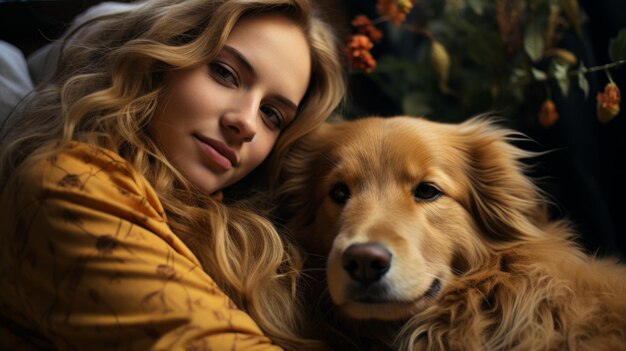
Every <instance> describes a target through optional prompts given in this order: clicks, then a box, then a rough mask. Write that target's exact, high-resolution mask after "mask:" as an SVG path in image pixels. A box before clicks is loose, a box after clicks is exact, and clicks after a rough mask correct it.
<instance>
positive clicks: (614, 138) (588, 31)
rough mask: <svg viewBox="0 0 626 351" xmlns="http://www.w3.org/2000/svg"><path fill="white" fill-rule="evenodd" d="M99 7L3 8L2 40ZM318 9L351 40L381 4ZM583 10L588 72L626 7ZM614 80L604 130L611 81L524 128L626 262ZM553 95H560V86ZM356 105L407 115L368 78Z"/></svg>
mask: <svg viewBox="0 0 626 351" xmlns="http://www.w3.org/2000/svg"><path fill="white" fill-rule="evenodd" d="M99 2H101V1H97V0H74V1H63V0H61V1H9V2H7V1H4V2H2V1H0V39H2V40H5V41H7V42H9V43H11V44H13V45H15V46H17V47H19V48H20V49H22V51H23V52H24V53H25V55H28V54H29V53H31V52H33V51H34V50H35V49H37V48H38V47H40V46H42V45H44V44H46V43H48V42H49V41H50V40H53V39H55V38H57V37H58V36H59V35H60V34H61V33H62V32H63V30H64V29H65V28H66V27H67V25H68V24H69V23H70V22H71V20H72V18H74V16H75V15H77V14H78V13H80V12H82V11H84V10H85V9H87V8H88V7H89V6H91V5H94V4H97V3H99ZM316 3H317V4H318V6H320V7H321V8H323V9H324V10H325V13H326V14H327V16H328V18H329V20H330V21H331V22H333V23H334V24H335V26H336V28H337V31H338V33H339V35H340V37H346V36H347V35H348V34H349V33H350V30H351V29H350V27H349V22H350V19H351V18H352V17H353V16H354V15H355V14H358V13H369V14H371V13H373V12H374V11H375V7H374V4H375V1H373V0H370V1H363V0H336V1H335V0H320V1H317V2H316ZM580 5H581V7H582V8H583V10H584V11H585V13H586V14H587V18H586V21H585V22H584V27H583V28H584V39H583V41H582V42H581V41H580V40H576V41H572V42H569V43H567V45H568V49H570V50H572V51H573V52H574V53H575V54H576V55H577V56H578V57H579V58H581V59H582V61H583V62H584V64H585V66H587V67H591V66H594V65H601V64H605V63H608V62H610V60H609V58H608V52H607V48H608V42H609V39H610V38H613V37H615V36H616V35H617V33H618V31H619V30H620V29H623V28H625V27H626V1H624V0H580ZM392 49H393V48H385V47H384V46H383V47H381V48H379V50H392ZM612 73H613V77H614V79H615V81H616V83H617V85H618V86H619V87H620V88H621V90H622V95H623V98H622V103H621V112H620V114H619V115H618V116H617V117H616V118H615V119H614V120H613V121H611V122H610V123H608V124H601V123H599V122H598V121H597V119H596V118H595V98H594V97H595V92H597V91H601V90H602V88H603V87H604V85H605V84H606V83H607V79H606V77H605V76H604V75H603V74H593V75H589V76H588V79H589V83H590V92H591V93H590V98H589V99H585V98H584V96H582V93H581V92H580V90H578V89H571V92H570V95H569V96H568V97H567V98H563V97H562V96H559V95H558V94H555V95H553V98H554V100H555V103H556V104H557V109H558V111H559V114H560V115H561V118H560V119H559V121H558V122H557V123H556V124H555V125H554V126H553V127H552V128H549V129H545V128H541V127H539V126H538V125H537V124H536V123H522V124H521V127H520V129H521V131H522V132H524V133H526V134H527V135H529V136H530V137H531V138H533V139H534V140H536V141H537V143H536V144H532V145H524V147H529V148H534V149H535V150H539V151H545V150H554V151H553V152H551V153H549V154H547V155H545V156H542V157H540V158H538V159H535V160H533V164H534V165H535V168H534V171H533V174H531V175H532V176H534V177H536V178H537V179H539V180H540V182H539V184H540V186H541V187H542V188H543V189H545V190H546V191H547V192H548V193H549V194H550V195H551V197H552V201H554V202H555V205H554V206H552V207H551V211H552V215H553V217H555V218H562V217H566V218H569V219H570V220H571V221H572V222H573V223H574V225H575V227H576V228H577V229H578V231H579V232H580V233H581V237H580V242H581V244H583V245H584V247H586V248H587V249H588V251H589V252H591V253H598V254H600V255H607V254H611V255H617V256H621V257H622V258H626V212H624V209H626V206H624V201H625V200H626V184H625V183H626V135H625V133H626V111H625V110H626V106H625V104H624V100H625V99H626V96H624V95H626V66H625V67H621V68H619V69H616V70H613V71H612ZM552 90H553V91H555V92H558V91H559V89H557V88H556V87H555V89H552ZM538 94H539V93H538ZM543 98H545V97H543V96H536V97H534V98H533V96H532V92H530V98H529V99H530V100H531V101H536V102H537V103H539V102H540V101H542V99H543ZM348 105H349V106H350V105H352V106H355V107H358V111H359V113H361V114H380V115H394V114H400V113H401V109H400V107H399V106H396V105H395V104H394V103H393V102H392V101H391V100H389V99H386V98H385V97H384V94H381V93H380V91H379V90H378V88H377V86H376V85H375V84H374V83H373V82H371V81H368V80H367V78H366V76H363V75H359V76H351V81H350V94H349V104H348ZM529 105H530V107H529V109H530V110H532V111H537V108H538V106H534V105H533V104H532V103H530V104H529ZM533 115H535V113H534V112H533ZM468 117H470V116H468Z"/></svg>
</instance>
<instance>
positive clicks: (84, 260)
mask: <svg viewBox="0 0 626 351" xmlns="http://www.w3.org/2000/svg"><path fill="white" fill-rule="evenodd" d="M16 183H17V184H16V185H17V186H16V187H14V188H7V189H5V190H4V193H3V194H2V204H1V206H2V214H0V217H1V223H10V225H9V226H8V227H7V226H3V227H2V228H0V233H1V238H2V239H1V240H2V242H4V243H9V245H3V248H2V249H0V250H1V252H2V258H0V263H1V265H0V276H2V277H5V279H3V280H2V281H1V282H0V290H2V291H3V294H2V296H1V297H0V310H1V311H2V314H3V315H4V316H5V318H9V319H13V320H14V321H15V322H16V323H17V324H18V325H20V327H21V328H24V330H32V331H35V332H37V333H38V334H40V335H41V337H42V338H43V339H45V340H49V341H50V342H51V344H52V345H53V346H54V347H56V348H61V349H78V350H82V349H89V350H98V349H103V350H105V349H106V350H111V349H120V350H126V349H128V350H148V349H150V350H176V349H190V348H191V349H195V347H197V349H200V350H204V349H207V350H209V349H212V350H222V349H228V350H244V349H245V350H268V349H278V348H277V347H276V346H273V345H271V343H270V340H269V339H268V338H267V337H265V336H264V335H263V333H262V332H261V330H260V329H259V328H258V326H257V325H256V324H255V323H254V321H253V320H252V319H251V318H250V317H249V316H248V315H247V314H245V313H244V312H243V311H241V310H239V309H237V307H236V306H234V304H233V303H232V302H231V300H230V299H229V298H228V297H227V296H226V295H225V294H224V293H223V292H222V291H221V290H220V289H219V288H218V286H217V285H216V284H215V282H214V281H213V280H212V279H211V277H209V276H208V275H207V274H206V273H205V272H204V271H203V270H202V269H201V267H200V265H199V263H198V261H197V260H196V259H195V257H194V256H193V255H192V254H191V252H190V251H189V249H188V248H187V247H186V246H185V245H184V244H183V243H182V242H181V241H180V240H179V239H178V238H177V237H176V236H175V235H174V234H173V233H172V232H171V230H170V229H169V227H168V226H167V224H166V221H165V216H164V214H163V209H162V207H161V204H160V202H159V201H158V199H157V197H156V195H155V194H154V191H153V190H152V188H151V187H150V185H149V184H147V182H146V181H145V180H144V179H143V178H142V177H140V176H138V175H137V174H136V173H134V172H133V171H132V169H131V168H130V167H129V166H128V164H127V163H125V162H124V161H122V160H121V159H120V158H119V157H118V156H116V155H113V154H110V153H108V152H103V151H101V150H95V149H93V148H90V147H88V146H86V145H84V144H74V146H73V147H72V149H70V150H67V151H65V152H63V153H61V154H60V155H58V156H57V157H50V158H48V159H47V160H45V161H41V162H40V163H39V164H38V165H37V166H36V167H35V169H34V172H32V173H29V174H28V175H27V176H26V177H23V178H22V179H20V180H18V181H17V182H16ZM11 228H13V229H17V230H11ZM207 235H208V234H207ZM0 343H1V342H0Z"/></svg>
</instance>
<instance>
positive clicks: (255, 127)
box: [150, 15, 311, 193]
mask: <svg viewBox="0 0 626 351" xmlns="http://www.w3.org/2000/svg"><path fill="white" fill-rule="evenodd" d="M310 71H311V59H310V52H309V46H308V43H307V41H306V38H305V36H304V34H303V33H302V31H301V29H300V28H299V27H298V26H297V25H296V24H294V23H293V22H292V21H291V20H289V19H287V18H286V17H283V16H280V15H263V16H258V17H247V18H244V19H242V20H240V21H239V22H238V23H237V25H236V26H235V28H234V29H233V31H232V32H231V34H230V36H229V37H228V39H227V40H226V45H225V46H224V48H223V49H222V51H221V52H220V53H219V55H218V56H217V58H216V59H215V60H214V61H213V62H211V63H209V64H208V65H199V66H195V67H191V68H189V69H184V70H177V71H172V72H169V73H168V74H167V75H166V77H165V90H164V94H163V95H162V97H161V98H160V100H159V111H158V112H157V113H156V115H155V117H154V120H153V122H152V124H151V125H150V133H151V135H152V137H153V139H154V140H155V142H156V143H157V144H158V145H159V147H160V148H161V150H162V151H163V152H164V153H165V155H166V157H167V158H168V160H169V161H170V162H171V163H172V164H173V165H174V166H175V167H176V168H177V169H178V170H179V171H180V172H181V173H182V174H183V175H184V176H185V177H187V179H188V180H189V181H191V183H193V184H194V185H195V186H197V187H198V188H200V189H202V190H203V191H205V192H206V193H212V192H215V191H217V190H220V189H223V188H224V187H227V186H229V185H231V184H233V183H235V182H237V181H239V180H240V179H241V178H243V177H244V176H246V175H247V174H248V173H250V172H251V171H252V170H253V169H254V168H256V167H257V166H258V165H259V164H260V163H261V162H262V161H263V160H264V159H265V158H266V157H267V155H268V154H269V152H270V151H271V149H272V147H273V146H274V144H275V142H276V139H277V138H278V136H279V134H280V132H281V130H282V129H284V128H285V127H286V126H287V125H288V124H289V123H290V122H291V121H292V120H293V119H294V118H295V115H296V111H297V108H298V105H299V104H300V101H301V100H302V98H303V96H304V94H305V92H306V89H307V87H308V84H309V78H310Z"/></svg>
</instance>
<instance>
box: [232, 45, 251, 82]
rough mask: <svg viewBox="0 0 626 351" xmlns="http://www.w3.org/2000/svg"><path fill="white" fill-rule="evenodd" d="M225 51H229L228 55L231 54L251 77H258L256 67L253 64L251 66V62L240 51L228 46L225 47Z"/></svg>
mask: <svg viewBox="0 0 626 351" xmlns="http://www.w3.org/2000/svg"><path fill="white" fill-rule="evenodd" d="M224 50H225V51H228V53H229V54H231V55H232V56H233V57H234V58H235V60H237V62H238V63H239V64H240V65H241V66H242V67H243V69H244V70H246V71H247V72H248V74H249V75H251V76H253V77H256V72H255V71H254V67H253V66H252V64H250V61H248V59H247V58H246V57H245V56H243V54H242V53H241V52H239V50H237V49H235V48H234V47H232V46H228V45H225V46H224Z"/></svg>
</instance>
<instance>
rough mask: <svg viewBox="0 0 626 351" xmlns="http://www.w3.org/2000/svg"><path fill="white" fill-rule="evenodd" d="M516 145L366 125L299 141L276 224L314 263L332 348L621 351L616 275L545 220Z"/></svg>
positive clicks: (466, 131) (624, 280)
mask: <svg viewBox="0 0 626 351" xmlns="http://www.w3.org/2000/svg"><path fill="white" fill-rule="evenodd" d="M519 138H522V136H521V135H520V134H519V133H515V132H513V131H510V130H506V129H503V128H501V127H498V126H496V125H495V124H494V123H492V122H490V121H489V118H488V117H477V118H474V119H471V120H469V121H467V122H464V123H462V124H443V123H436V122H431V121H427V120H425V119H420V118H413V117H394V118H374V117H372V118H364V119H361V120H357V121H352V122H343V123H339V124H335V125H325V126H323V127H321V128H319V129H318V130H316V131H314V132H313V133H311V134H310V135H309V136H307V137H306V138H303V139H301V140H299V141H298V143H297V144H296V145H295V146H294V148H293V149H292V150H291V152H290V154H289V155H288V156H287V157H286V159H285V161H284V168H283V173H282V179H283V182H282V183H281V185H280V187H279V189H278V193H277V194H278V195H277V196H278V203H279V212H278V215H279V216H280V217H282V218H283V219H284V220H285V225H286V227H287V228H289V229H290V231H291V232H292V233H293V234H294V235H295V237H296V238H297V240H299V241H300V242H301V243H302V245H303V247H304V248H305V249H306V250H307V251H308V252H309V253H310V254H311V255H310V256H311V257H313V258H315V257H322V260H323V263H321V264H320V266H321V267H319V268H325V272H326V273H325V275H326V284H324V285H327V286H325V287H324V289H327V290H326V291H325V293H327V295H326V296H329V297H330V298H329V299H328V300H329V301H331V302H332V304H331V305H332V306H333V307H332V311H331V312H330V313H327V315H326V316H324V318H326V319H327V322H328V325H330V326H331V327H330V328H329V329H327V331H328V330H335V332H334V334H333V335H334V336H333V337H331V338H330V339H333V340H334V341H333V342H338V344H335V347H336V349H338V350H339V349H341V350H344V349H348V348H353V349H364V350H368V349H369V350H371V349H395V350H626V266H623V265H620V264H619V263H618V262H617V261H616V260H612V259H606V258H605V259H603V258H596V257H591V256H588V255H586V254H585V253H584V252H583V250H581V249H580V248H579V246H578V245H577V244H576V243H575V242H574V240H573V239H574V238H575V237H574V235H575V234H574V232H573V230H572V228H571V227H570V226H569V225H568V223H567V222H565V221H562V220H559V221H551V220H549V218H548V216H547V210H546V207H547V206H546V204H545V203H546V200H545V199H544V196H543V195H542V193H541V192H540V191H539V190H538V188H537V187H536V186H535V185H534V184H533V182H532V181H531V180H530V179H529V178H528V177H527V176H526V175H525V174H524V173H525V166H524V164H523V163H522V159H524V158H527V157H530V156H532V155H531V154H530V153H529V152H526V151H523V150H521V149H520V148H518V147H516V146H514V145H513V144H512V143H511V141H514V140H515V139H519ZM314 265H315V264H314ZM321 301H322V302H320V304H321V306H323V303H324V302H323V298H322V299H321ZM337 330H338V331H337ZM337 335H344V336H347V337H350V338H352V340H351V341H350V342H347V341H346V340H339V339H340V337H338V336H337ZM331 341H332V340H331ZM338 345H340V346H338Z"/></svg>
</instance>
